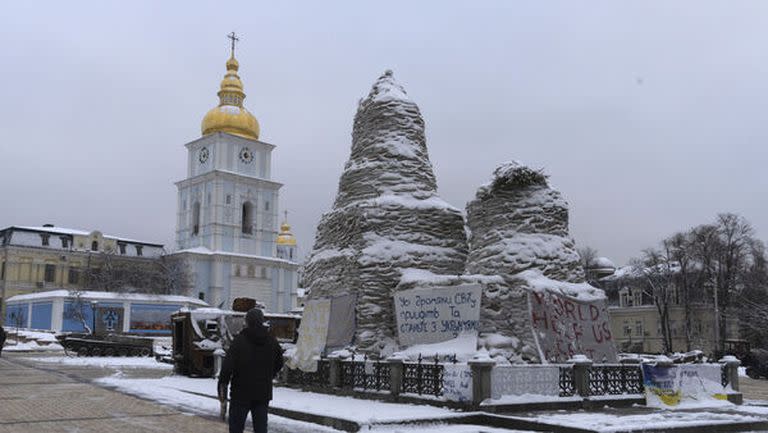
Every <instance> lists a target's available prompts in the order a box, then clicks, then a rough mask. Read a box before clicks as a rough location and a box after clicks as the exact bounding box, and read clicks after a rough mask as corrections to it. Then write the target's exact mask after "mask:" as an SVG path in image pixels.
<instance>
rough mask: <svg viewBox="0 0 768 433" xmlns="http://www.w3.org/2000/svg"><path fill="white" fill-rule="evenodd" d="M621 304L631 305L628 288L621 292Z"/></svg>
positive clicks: (623, 305) (622, 305) (621, 305)
mask: <svg viewBox="0 0 768 433" xmlns="http://www.w3.org/2000/svg"><path fill="white" fill-rule="evenodd" d="M619 306H620V307H628V306H629V293H627V291H626V290H624V291H622V292H620V293H619Z"/></svg>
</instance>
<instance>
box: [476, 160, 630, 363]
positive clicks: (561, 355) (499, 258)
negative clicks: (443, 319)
mask: <svg viewBox="0 0 768 433" xmlns="http://www.w3.org/2000/svg"><path fill="white" fill-rule="evenodd" d="M467 225H468V226H469V229H470V231H471V235H470V239H469V244H470V251H469V257H468V261H467V273H468V274H479V275H486V276H500V277H501V278H503V280H504V282H505V284H493V285H487V286H486V287H485V289H484V291H483V300H482V307H481V308H482V313H481V331H482V334H483V335H482V336H483V337H484V338H483V339H482V340H481V344H484V345H485V346H486V347H487V348H488V349H489V350H490V351H491V353H492V355H493V354H498V355H501V356H504V357H506V358H514V357H522V358H524V359H528V360H543V359H546V360H548V361H559V362H562V361H565V360H566V359H568V358H570V357H571V356H572V355H575V354H586V355H587V356H589V357H590V358H592V359H595V360H602V359H606V360H608V361H615V360H616V350H615V347H614V344H613V341H612V336H611V334H610V323H609V320H608V313H607V310H606V305H605V294H604V293H603V291H602V290H600V289H597V288H595V287H592V286H590V285H589V284H586V283H584V282H583V281H584V270H583V268H582V266H581V264H580V260H579V256H578V254H577V252H576V247H575V244H574V241H573V239H571V238H570V236H569V235H568V204H567V203H566V201H565V200H564V199H563V197H562V195H561V194H560V192H559V191H556V190H554V189H552V188H551V187H550V186H549V184H548V182H547V176H546V175H544V174H543V173H542V172H541V171H537V170H533V169H531V168H529V167H526V166H524V165H522V164H520V163H518V162H510V163H506V164H502V165H501V166H499V167H498V168H497V169H496V170H495V171H494V172H493V177H492V180H491V182H490V183H488V184H486V185H483V186H481V187H480V188H479V189H478V191H477V194H476V196H475V199H474V200H472V201H471V202H469V203H468V205H467Z"/></svg>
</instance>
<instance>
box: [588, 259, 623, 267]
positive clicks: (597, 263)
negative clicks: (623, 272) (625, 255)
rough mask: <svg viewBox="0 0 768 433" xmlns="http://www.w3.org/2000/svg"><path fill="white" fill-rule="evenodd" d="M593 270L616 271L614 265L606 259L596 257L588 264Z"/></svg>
mask: <svg viewBox="0 0 768 433" xmlns="http://www.w3.org/2000/svg"><path fill="white" fill-rule="evenodd" d="M589 265H590V267H592V268H593V269H616V265H614V264H613V262H612V261H611V260H610V259H608V257H598V258H596V259H594V260H592V262H591V263H590V264H589Z"/></svg>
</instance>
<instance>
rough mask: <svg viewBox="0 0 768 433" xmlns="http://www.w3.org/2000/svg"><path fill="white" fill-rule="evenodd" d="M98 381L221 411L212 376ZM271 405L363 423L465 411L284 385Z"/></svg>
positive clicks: (189, 407)
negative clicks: (320, 391)
mask: <svg viewBox="0 0 768 433" xmlns="http://www.w3.org/2000/svg"><path fill="white" fill-rule="evenodd" d="M97 382H98V383H99V384H101V385H105V386H110V387H115V388H117V389H118V390H120V391H123V392H126V393H128V394H133V395H138V396H140V397H143V398H148V399H150V400H155V401H157V402H160V403H163V404H168V405H171V406H175V407H181V408H184V409H186V410H189V411H191V412H198V413H199V412H201V411H202V412H206V413H218V411H219V402H218V400H217V399H216V381H215V380H212V379H193V378H189V377H184V376H168V377H164V378H161V379H126V378H122V377H120V375H115V376H111V377H106V378H103V379H99V380H97ZM201 399H202V400H201ZM270 405H271V406H272V407H277V408H281V409H288V410H294V411H300V412H305V413H310V414H315V415H323V416H328V415H330V416H334V417H338V418H344V419H347V420H350V421H354V422H357V423H360V424H373V423H380V422H395V421H408V420H416V419H438V418H446V417H451V416H456V415H460V414H462V413H457V412H456V411H452V410H450V409H444V408H438V407H432V406H419V405H411V404H395V403H383V402H379V401H372V400H361V399H355V398H351V397H340V396H334V395H328V394H316V393H311V392H304V391H299V390H295V389H289V388H282V387H275V390H274V398H273V400H272V403H271V404H270Z"/></svg>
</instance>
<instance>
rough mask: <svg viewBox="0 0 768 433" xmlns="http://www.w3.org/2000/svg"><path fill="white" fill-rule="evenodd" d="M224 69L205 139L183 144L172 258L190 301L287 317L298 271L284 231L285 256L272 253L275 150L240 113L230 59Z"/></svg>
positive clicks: (276, 192)
mask: <svg viewBox="0 0 768 433" xmlns="http://www.w3.org/2000/svg"><path fill="white" fill-rule="evenodd" d="M226 65H227V73H226V75H225V76H224V79H223V80H222V82H221V90H220V91H219V92H218V96H219V101H220V102H219V105H218V106H217V107H214V108H213V109H211V110H210V111H209V112H208V113H207V114H206V115H205V117H204V118H203V122H202V135H203V136H202V137H201V138H199V139H197V140H194V141H192V142H189V143H187V144H186V148H187V178H186V179H184V180H182V181H180V182H177V183H176V186H177V188H178V212H177V223H176V247H177V249H178V250H177V251H176V252H175V253H174V255H173V256H174V257H175V258H181V259H184V260H186V261H187V262H188V263H189V264H190V268H191V271H192V274H193V275H194V277H195V278H194V288H193V293H190V295H191V296H196V297H199V298H200V299H203V300H205V301H207V302H209V303H210V304H211V305H213V306H224V307H230V306H231V305H232V301H233V300H234V299H235V298H238V297H250V298H255V299H256V300H257V301H259V302H261V303H263V304H264V305H266V306H267V310H269V311H272V312H285V311H290V310H291V309H292V308H293V307H294V306H295V300H296V285H297V275H296V273H297V269H298V264H297V263H296V262H295V261H294V260H295V248H296V244H295V239H293V235H290V226H288V225H287V223H286V224H284V226H283V229H284V231H285V232H288V233H287V235H290V238H291V239H292V245H288V247H289V248H288V249H286V248H283V247H284V246H285V245H284V243H285V241H283V240H281V247H280V251H278V247H277V240H278V230H277V225H278V207H279V206H278V203H279V191H280V188H281V187H282V184H280V183H279V182H276V181H274V180H272V151H273V150H274V149H275V145H273V144H269V143H265V142H263V141H259V123H258V121H257V120H256V118H255V117H254V116H253V115H252V114H251V113H249V112H248V110H246V109H245V108H244V107H243V100H244V99H245V93H244V92H243V84H242V82H241V81H240V77H239V76H238V74H237V71H238V68H239V65H238V62H237V60H236V59H235V57H234V52H233V53H232V57H230V59H229V60H228V61H227V64H226ZM284 238H286V234H285V233H282V234H281V239H284ZM289 243H290V242H289ZM278 254H279V255H278Z"/></svg>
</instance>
